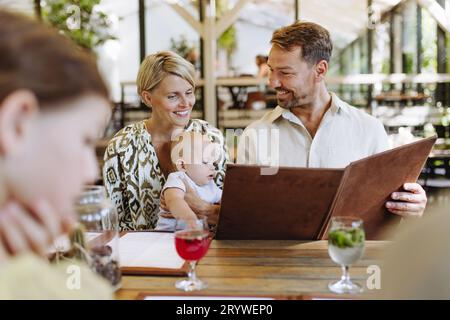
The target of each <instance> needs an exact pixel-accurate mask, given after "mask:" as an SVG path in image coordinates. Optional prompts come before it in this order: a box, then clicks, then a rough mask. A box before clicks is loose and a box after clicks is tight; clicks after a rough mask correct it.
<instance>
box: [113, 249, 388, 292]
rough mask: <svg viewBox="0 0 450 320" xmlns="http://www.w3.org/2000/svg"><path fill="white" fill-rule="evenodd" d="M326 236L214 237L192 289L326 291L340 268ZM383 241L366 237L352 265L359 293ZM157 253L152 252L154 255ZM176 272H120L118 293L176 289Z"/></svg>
mask: <svg viewBox="0 0 450 320" xmlns="http://www.w3.org/2000/svg"><path fill="white" fill-rule="evenodd" d="M327 244H328V243H327V241H310V242H305V241H274V240H267V241H266V240H246V241H242V240H240V241H237V240H236V241H233V240H227V241H225V240H220V241H219V240H213V241H212V243H211V246H210V249H209V251H208V253H207V254H206V256H205V257H204V258H203V259H202V260H200V263H199V264H198V267H197V268H196V270H197V276H198V277H199V278H200V279H202V280H205V281H206V282H207V283H208V288H207V289H205V290H203V291H200V292H193V293H190V295H196V294H200V295H211V296H220V295H225V296H249V295H250V296H271V297H278V298H286V299H293V298H294V299H295V298H296V297H297V298H299V297H301V296H303V295H313V296H314V295H318V296H320V295H326V294H330V292H329V291H328V287H327V286H328V283H329V282H331V281H335V280H338V279H340V277H341V268H340V266H338V265H337V264H335V263H334V262H333V261H332V260H331V259H330V257H329V256H328V247H327ZM387 244H388V243H387V242H384V241H367V242H366V250H365V254H364V257H363V259H362V260H360V261H359V262H358V263H357V264H356V265H355V266H352V267H351V268H350V276H351V278H352V279H353V280H355V281H356V282H358V283H359V284H361V285H362V286H363V287H364V288H365V292H364V293H363V294H362V295H361V296H362V297H365V296H366V297H368V295H369V294H370V293H376V290H372V291H371V290H368V289H367V288H366V280H367V278H368V277H369V276H370V274H368V271H367V267H368V266H370V265H378V264H379V259H380V256H381V253H382V251H383V249H384V248H385V247H386V245H387ZM156 258H157V257H155V259H156ZM179 279H180V277H170V276H124V277H123V278H122V288H121V289H120V290H118V291H117V294H116V297H117V298H118V299H137V298H138V296H139V295H140V294H141V293H144V292H147V293H150V294H152V295H177V294H178V295H179V294H180V293H181V291H178V290H177V289H176V288H175V282H176V281H177V280H179Z"/></svg>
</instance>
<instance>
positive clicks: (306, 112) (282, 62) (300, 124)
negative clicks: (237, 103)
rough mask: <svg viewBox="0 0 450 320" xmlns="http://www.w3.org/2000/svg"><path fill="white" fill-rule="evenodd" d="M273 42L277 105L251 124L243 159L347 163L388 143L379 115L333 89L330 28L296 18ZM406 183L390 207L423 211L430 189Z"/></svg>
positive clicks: (306, 164)
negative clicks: (329, 75)
mask: <svg viewBox="0 0 450 320" xmlns="http://www.w3.org/2000/svg"><path fill="white" fill-rule="evenodd" d="M271 43H272V48H271V50H270V53H269V59H268V66H269V71H270V72H269V82H270V86H271V87H272V88H273V89H275V90H276V92H277V100H278V106H277V107H276V108H275V109H274V110H273V111H270V112H268V113H267V114H266V115H265V116H264V117H263V118H261V119H260V120H258V121H256V122H254V123H252V124H251V125H250V126H248V127H247V128H246V130H245V131H244V133H243V135H242V136H241V139H240V142H239V146H238V155H237V162H238V163H246V164H259V165H275V166H290V167H295V166H296V167H321V168H343V167H345V166H347V165H348V164H349V163H350V162H352V161H355V160H358V159H361V158H364V157H367V156H370V155H372V154H375V153H378V152H381V151H384V150H386V149H387V148H388V138H387V134H386V132H385V130H384V127H383V125H382V123H381V122H380V121H379V120H377V119H376V118H374V117H372V116H370V115H368V114H367V113H365V112H363V111H360V110H358V109H356V108H354V107H352V106H350V105H348V104H347V103H345V102H343V101H342V100H340V99H339V98H338V97H337V96H336V95H335V94H334V93H329V92H328V90H327V87H326V85H325V76H326V74H327V71H328V68H329V65H328V64H329V61H330V57H331V52H332V47H333V46H332V43H331V40H330V34H329V32H328V31H327V30H326V29H324V28H323V27H321V26H319V25H317V24H315V23H310V22H296V23H294V24H292V25H290V26H287V27H283V28H281V29H278V30H276V31H275V32H274V33H273V36H272V40H271ZM268 136H269V138H268ZM274 136H275V138H276V139H275V140H273V139H274ZM270 139H272V140H270ZM268 141H272V142H271V143H269V142H268ZM273 141H275V142H278V146H274V145H273ZM270 148H272V152H271V154H270V155H268V154H267V151H268V150H267V149H270ZM274 149H275V152H273V150H274ZM403 187H404V189H405V190H404V192H395V193H393V194H392V199H395V200H397V201H399V202H392V201H388V202H387V203H386V207H387V208H388V210H389V211H390V212H392V213H395V214H399V215H401V216H421V215H422V214H423V211H424V209H425V205H426V202H427V197H426V194H425V191H424V190H423V188H422V187H421V186H420V185H419V184H417V183H406V184H405V185H404V186H403Z"/></svg>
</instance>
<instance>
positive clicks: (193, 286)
mask: <svg viewBox="0 0 450 320" xmlns="http://www.w3.org/2000/svg"><path fill="white" fill-rule="evenodd" d="M210 242H211V238H210V237H209V228H208V223H207V221H206V218H204V219H198V218H197V219H195V218H191V219H178V220H177V223H176V227H175V248H176V250H177V252H178V255H179V256H180V257H181V258H183V259H184V260H186V261H188V262H189V272H188V279H183V280H179V281H177V282H176V283H175V287H176V288H178V289H181V290H184V291H194V290H201V289H204V288H206V287H207V284H206V283H205V282H203V281H201V280H200V279H198V278H197V276H196V274H195V266H196V263H197V262H198V261H199V260H200V259H201V258H203V256H204V255H205V254H206V252H207V251H208V248H209V244H210Z"/></svg>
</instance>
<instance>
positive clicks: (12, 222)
mask: <svg viewBox="0 0 450 320" xmlns="http://www.w3.org/2000/svg"><path fill="white" fill-rule="evenodd" d="M73 224H74V221H73V218H72V217H62V216H61V215H60V214H59V213H56V212H55V211H54V210H53V208H52V207H51V206H50V205H48V203H46V202H45V201H37V202H36V203H35V204H33V205H32V206H31V207H30V208H29V209H25V208H24V207H22V206H20V205H19V204H18V203H16V202H9V203H7V204H6V205H5V206H4V207H3V208H2V209H0V262H1V261H2V260H5V259H6V258H7V257H8V256H14V255H17V254H20V253H22V252H26V251H33V252H35V253H37V254H39V255H45V254H46V253H47V250H48V248H49V246H50V245H51V244H52V243H53V241H54V240H55V239H56V238H57V237H58V236H59V235H61V234H62V233H63V232H69V231H70V229H71V228H72V226H73Z"/></svg>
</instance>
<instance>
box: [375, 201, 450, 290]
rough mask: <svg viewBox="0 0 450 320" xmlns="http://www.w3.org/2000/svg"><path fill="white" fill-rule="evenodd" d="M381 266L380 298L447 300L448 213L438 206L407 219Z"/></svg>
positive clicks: (449, 280)
mask: <svg viewBox="0 0 450 320" xmlns="http://www.w3.org/2000/svg"><path fill="white" fill-rule="evenodd" d="M396 233H397V234H396V235H395V236H394V237H393V242H392V245H391V246H390V247H389V248H388V249H387V252H386V255H385V256H384V259H383V261H384V263H383V264H382V265H381V274H380V275H381V282H380V284H381V290H380V291H379V292H377V294H378V295H377V297H378V298H382V299H450V248H449V243H450V212H449V210H448V207H441V208H440V209H438V210H436V212H430V213H427V214H426V215H425V217H424V218H423V219H420V222H419V221H414V220H412V221H411V220H408V223H407V225H406V226H403V228H402V230H401V231H400V232H399V233H398V231H396Z"/></svg>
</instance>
